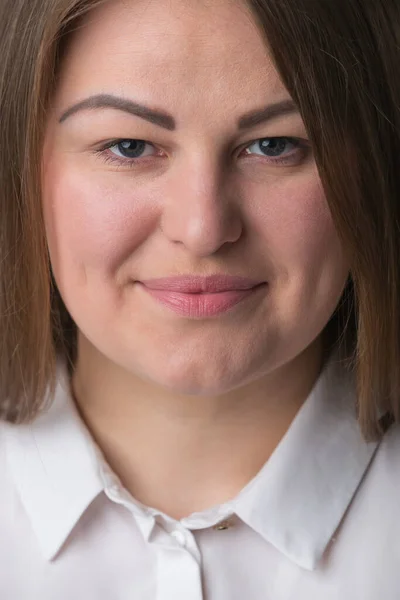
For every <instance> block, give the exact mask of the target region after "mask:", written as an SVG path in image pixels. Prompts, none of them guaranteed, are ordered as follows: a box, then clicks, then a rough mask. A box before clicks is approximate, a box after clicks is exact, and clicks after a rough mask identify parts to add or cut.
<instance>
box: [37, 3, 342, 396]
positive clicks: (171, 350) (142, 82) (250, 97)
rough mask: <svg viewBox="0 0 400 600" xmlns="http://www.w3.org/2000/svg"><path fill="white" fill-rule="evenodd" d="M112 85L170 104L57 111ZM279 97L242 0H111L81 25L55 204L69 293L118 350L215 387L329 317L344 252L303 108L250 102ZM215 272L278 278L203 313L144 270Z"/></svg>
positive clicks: (58, 133) (60, 130) (52, 184)
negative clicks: (186, 307) (182, 308)
mask: <svg viewBox="0 0 400 600" xmlns="http://www.w3.org/2000/svg"><path fill="white" fill-rule="evenodd" d="M293 51H295V48H293ZM99 94H106V95H112V96H115V97H118V98H123V99H124V100H126V101H128V102H130V103H135V104H136V105H137V104H140V105H144V106H146V107H148V108H151V109H154V110H157V111H158V112H163V113H168V114H169V115H170V116H169V117H163V118H161V117H159V118H157V119H153V120H150V118H149V119H147V118H144V117H145V115H144V112H143V111H142V117H141V116H140V115H135V114H132V112H129V111H128V110H122V107H121V106H120V109H118V108H116V107H114V108H112V107H103V108H101V107H97V108H93V107H92V108H91V109H88V108H86V109H84V108H82V107H81V110H77V111H75V112H73V111H71V112H70V114H69V115H68V114H67V115H65V117H64V118H63V119H61V117H62V116H63V115H64V113H65V112H66V111H67V110H68V109H69V108H71V107H73V106H74V105H76V104H78V103H80V102H81V101H83V100H86V99H87V98H89V97H91V96H97V95H99ZM284 100H290V97H289V94H288V92H287V91H286V89H285V88H284V86H283V85H282V83H281V81H280V79H279V77H278V75H277V73H276V71H275V70H274V67H273V65H272V62H271V60H270V58H269V56H268V53H267V50H266V47H265V44H264V42H263V39H262V37H261V34H260V33H259V31H258V30H257V28H256V26H255V24H254V23H253V21H252V19H251V16H250V14H249V13H248V11H247V8H246V5H245V4H244V3H243V4H241V3H240V2H237V1H233V0H213V1H212V3H207V2H204V1H200V0H193V1H192V2H188V1H187V0H185V1H182V0H168V1H164V0H134V1H133V0H132V1H120V0H115V1H113V2H109V3H106V4H105V5H103V6H102V7H98V8H97V9H95V10H94V11H93V12H92V13H91V14H90V15H89V17H87V18H86V20H85V22H84V26H82V27H80V28H79V29H78V30H77V31H76V32H75V33H74V37H72V38H71V41H70V45H69V47H68V50H67V53H66V56H65V59H64V62H63V64H62V68H61V73H60V78H59V85H58V89H57V92H56V95H55V98H54V102H53V105H52V111H51V112H50V114H49V121H48V127H47V133H46V141H45V148H44V160H43V208H44V215H45V223H46V232H47V237H48V245H49V251H50V257H51V262H52V268H53V272H54V276H55V279H56V282H57V285H58V287H59V290H60V293H61V295H62V297H63V300H64V302H65V304H66V306H67V308H68V310H69V312H70V314H71V316H72V318H73V319H74V321H75V322H76V324H77V326H78V329H79V330H80V335H83V336H84V337H85V338H86V339H87V340H89V342H90V343H91V345H92V346H94V347H95V348H96V349H97V350H98V351H99V352H101V353H102V354H103V355H105V357H107V358H108V359H109V360H110V361H112V363H115V364H117V365H118V366H119V367H123V368H124V369H126V370H127V371H129V372H130V373H132V374H133V375H138V376H140V377H142V378H145V379H147V380H150V381H152V382H154V383H156V384H158V385H161V386H164V387H167V388H170V389H173V390H175V391H176V392H182V393H191V394H218V393H223V392H226V391H228V390H232V389H234V388H238V387H239V386H241V385H243V384H244V383H247V382H250V381H254V380H255V379H257V378H259V377H261V376H263V375H267V374H268V373H270V372H272V371H273V370H274V369H276V368H277V367H279V366H280V365H283V364H284V363H287V362H289V361H290V360H291V359H293V358H294V357H295V356H297V355H298V354H300V353H301V352H302V351H303V350H304V349H305V348H307V347H308V346H309V345H310V344H311V342H313V341H314V340H315V339H316V338H317V337H318V335H319V334H320V333H321V331H322V329H323V328H324V327H325V325H326V323H327V322H328V320H329V318H330V316H331V315H332V313H333V311H334V309H335V307H336V305H337V303H338V301H339V299H340V296H341V294H342V291H343V288H344V285H345V282H346V279H347V276H348V265H347V263H346V260H345V257H344V254H343V252H342V249H341V245H340V243H339V239H338V237H337V234H336V232H335V229H334V227H333V223H332V220H331V216H330V212H329V209H328V206H327V203H326V200H325V197H324V193H323V189H322V186H321V182H320V179H319V176H318V172H317V169H316V166H315V163H314V160H313V156H312V153H311V150H310V148H309V144H308V140H307V133H306V129H305V127H304V124H303V122H302V119H301V118H300V116H299V114H298V113H297V112H295V111H292V112H287V113H286V114H280V115H279V114H276V115H275V116H271V115H270V118H269V119H267V118H266V114H265V115H264V117H265V118H264V120H262V119H253V120H251V119H247V120H244V119H242V117H243V116H244V115H248V114H249V113H252V112H253V111H260V109H264V108H265V107H268V106H270V105H273V104H275V103H279V102H281V101H284ZM131 108H132V107H131ZM60 119H61V122H59V120H60ZM241 121H243V122H242V123H241V126H240V127H239V126H238V124H239V123H240V122H241ZM271 138H279V139H275V140H273V139H271ZM286 138H295V141H293V140H292V139H286ZM124 140H125V141H124ZM138 140H139V141H138ZM296 140H297V141H298V142H297V141H296ZM143 142H145V143H143ZM105 146H111V147H110V148H108V149H104V150H102V149H103V148H104V147H105ZM213 274H228V275H240V276H245V277H250V278H253V279H255V280H257V281H260V282H265V285H264V286H262V287H260V288H259V289H258V290H257V291H256V292H254V293H252V294H250V295H249V296H248V297H246V299H244V300H242V301H241V302H239V303H238V304H236V305H235V306H234V307H233V308H232V309H230V310H228V311H226V312H222V313H220V314H214V315H213V316H209V315H207V314H203V315H202V316H200V315H198V314H197V315H196V316H190V315H185V314H178V313H176V312H175V311H174V310H173V309H172V308H171V307H168V306H165V305H163V304H161V303H160V302H159V301H158V300H156V299H155V298H154V297H153V296H151V295H150V294H149V293H148V292H147V291H146V290H145V289H144V288H143V286H142V285H141V284H140V283H138V282H140V281H144V280H149V279H152V278H163V277H169V276H175V275H200V276H206V275H213Z"/></svg>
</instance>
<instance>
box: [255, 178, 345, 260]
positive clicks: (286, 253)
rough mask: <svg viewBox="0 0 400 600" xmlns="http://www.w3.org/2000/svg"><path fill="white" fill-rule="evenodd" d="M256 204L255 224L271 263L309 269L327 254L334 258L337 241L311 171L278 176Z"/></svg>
mask: <svg viewBox="0 0 400 600" xmlns="http://www.w3.org/2000/svg"><path fill="white" fill-rule="evenodd" d="M258 194H259V192H258ZM257 206H258V209H257V212H256V215H255V216H256V219H255V221H256V222H257V224H256V225H255V227H256V228H257V229H258V231H259V236H260V238H261V239H262V240H263V243H264V244H266V245H267V247H268V255H269V256H270V257H271V263H272V265H276V266H277V267H278V268H284V269H285V268H290V266H292V267H293V266H295V265H298V266H299V268H300V267H302V268H307V269H308V270H312V269H313V266H314V267H317V265H319V264H321V262H324V261H325V260H326V259H328V258H329V255H331V256H332V255H335V256H336V257H337V258H338V255H337V253H338V252H339V253H340V252H341V245H340V242H339V239H338V236H337V233H336V230H335V227H334V224H333V221H332V217H331V214H330V210H329V207H328V204H327V202H326V198H325V194H324V190H323V188H322V184H321V182H320V179H319V177H318V175H317V174H316V173H315V172H312V173H311V174H308V175H305V176H304V177H302V178H300V179H299V178H298V177H297V178H293V180H292V181H290V179H289V178H287V179H286V180H285V179H284V178H281V179H280V181H279V182H277V183H276V184H274V185H271V186H270V187H269V188H268V193H267V195H266V196H265V198H264V199H263V201H262V202H261V203H260V202H258V203H257Z"/></svg>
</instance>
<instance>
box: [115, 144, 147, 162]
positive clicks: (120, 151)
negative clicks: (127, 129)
mask: <svg viewBox="0 0 400 600" xmlns="http://www.w3.org/2000/svg"><path fill="white" fill-rule="evenodd" d="M108 148H109V149H110V150H111V151H112V153H113V154H114V153H115V155H116V156H119V157H120V158H128V159H132V158H133V159H135V158H143V157H145V156H151V155H152V153H151V151H150V152H149V149H151V148H153V146H152V144H149V143H148V142H145V141H144V140H120V141H119V142H112V145H110V146H108Z"/></svg>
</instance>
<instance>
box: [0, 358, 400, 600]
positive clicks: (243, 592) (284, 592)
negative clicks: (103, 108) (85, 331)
mask: <svg viewBox="0 0 400 600" xmlns="http://www.w3.org/2000/svg"><path fill="white" fill-rule="evenodd" d="M66 377H67V376H66V370H65V369H64V367H62V366H61V365H59V378H58V388H57V393H56V398H55V402H54V404H53V405H52V407H51V408H50V409H49V411H48V412H47V413H45V414H43V415H41V416H40V417H38V418H37V419H36V420H35V422H34V423H33V424H31V425H19V426H14V425H9V424H5V423H2V424H0V490H1V493H0V598H1V599H2V600H71V599H76V600H244V599H246V598H247V599H249V600H381V599H382V600H399V598H400V426H399V425H397V424H395V425H392V426H391V428H389V430H388V431H387V433H386V434H385V436H384V438H383V440H382V441H381V442H380V443H379V444H376V443H369V444H366V443H365V442H364V441H363V440H362V437H361V434H360V432H359V428H358V425H357V422H356V418H355V409H354V405H355V391H354V390H355V384H354V381H353V379H352V378H350V376H348V375H346V376H345V374H344V372H343V371H342V368H341V367H340V365H339V363H337V362H335V361H334V360H332V359H331V360H330V362H329V363H328V364H327V366H326V367H325V370H324V371H323V372H322V374H321V375H320V377H319V379H318V380H317V382H316V384H315V385H314V388H313V390H312V392H311V393H310V395H309V397H308V398H307V400H306V402H305V403H304V404H303V406H302V407H301V409H300V411H299V412H298V414H297V415H296V417H295V419H294V421H293V422H292V424H291V426H290V428H289V430H288V431H287V433H286V434H285V436H284V438H283V439H282V440H281V442H280V444H279V445H278V447H277V448H276V450H275V451H274V453H273V455H272V456H271V457H270V459H269V460H268V461H267V462H266V463H265V465H264V466H263V468H262V469H261V470H260V471H259V473H258V474H257V476H256V477H254V479H252V480H251V481H250V482H249V483H248V484H247V485H246V486H245V487H244V488H243V490H242V491H241V492H240V493H239V494H238V495H237V496H236V497H235V498H233V499H232V500H230V501H229V502H227V503H225V504H223V505H218V506H214V507H212V508H210V509H209V510H206V511H203V512H200V513H194V514H191V515H190V516H188V517H186V518H184V519H181V520H180V521H178V520H175V519H172V518H170V517H169V516H168V515H166V514H163V513H161V512H160V511H158V510H155V509H153V508H149V507H145V506H143V505H142V504H140V503H139V502H137V501H136V500H135V499H134V498H133V497H132V496H131V495H130V494H129V493H128V492H127V490H125V489H124V488H123V486H122V485H121V483H120V481H119V480H118V478H117V477H116V475H115V474H114V473H113V472H112V471H111V469H110V468H109V467H108V466H107V464H106V462H105V461H104V458H103V457H102V455H101V453H100V451H99V449H98V447H97V446H96V444H95V443H94V441H93V439H92V438H91V435H90V434H89V432H88V430H87V428H86V426H85V425H84V423H83V421H82V420H81V418H80V417H79V415H78V412H77V410H76V407H75V405H74V403H73V400H72V399H71V397H70V395H69V393H68V384H67V379H66Z"/></svg>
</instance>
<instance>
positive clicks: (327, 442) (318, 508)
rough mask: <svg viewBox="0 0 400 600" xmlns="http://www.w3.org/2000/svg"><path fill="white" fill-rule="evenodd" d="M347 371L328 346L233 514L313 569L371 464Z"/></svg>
mask: <svg viewBox="0 0 400 600" xmlns="http://www.w3.org/2000/svg"><path fill="white" fill-rule="evenodd" d="M355 390H356V382H355V377H354V375H352V374H350V372H349V371H347V370H345V368H344V367H343V364H341V363H340V359H339V354H338V352H337V350H336V351H335V352H334V353H333V355H332V356H331V358H330V359H329V361H328V363H327V364H326V365H325V368H324V370H323V371H322V372H321V374H320V376H319V378H318V380H317V381H316V383H315V384H314V387H313V389H312V391H311V393H310V395H309V397H308V398H307V400H306V402H305V403H304V404H303V405H302V407H301V409H300V410H299V412H298V413H297V415H296V417H295V419H294V420H293V421H292V424H291V426H290V428H289V429H288V431H287V432H286V434H285V436H284V437H283V438H282V440H281V442H280V443H279V445H278V446H277V448H276V449H275V451H274V453H273V454H272V456H271V457H270V459H269V460H268V461H267V463H266V464H265V465H264V467H263V468H262V469H261V471H260V472H259V473H258V474H257V476H256V477H255V478H254V479H253V480H252V481H251V482H250V483H249V484H248V485H247V486H246V487H245V488H244V489H243V490H242V492H241V493H240V494H239V495H238V497H237V499H236V503H235V512H236V514H237V515H238V516H239V517H240V518H241V519H242V520H243V521H244V522H246V523H247V524H248V525H249V526H250V527H252V529H254V530H255V531H257V532H258V533H259V534H260V535H261V536H262V537H263V538H264V539H265V540H266V541H268V542H269V543H271V544H272V545H273V546H274V547H275V548H277V549H278V550H279V551H280V552H282V553H283V554H284V555H286V556H287V557H288V558H289V559H290V560H292V561H294V562H295V563H296V564H298V565H299V566H300V567H303V568H305V569H308V570H314V569H315V568H316V566H317V563H318V561H319V559H320V558H321V557H322V555H323V553H324V551H325V549H326V547H327V546H328V544H329V542H330V540H331V538H332V536H333V535H334V533H335V531H336V529H337V527H338V525H339V523H340V521H341V520H342V518H343V516H344V514H345V512H346V510H347V508H348V507H349V505H350V503H351V500H352V498H353V496H354V495H355V493H356V491H357V488H358V486H359V485H360V483H361V480H362V478H363V476H364V474H365V472H366V470H367V468H368V465H369V464H370V462H371V460H372V457H373V455H374V453H375V451H376V449H377V446H378V444H379V442H370V443H366V442H365V441H364V440H363V438H362V436H361V431H360V428H359V425H358V422H357V417H356V391H355Z"/></svg>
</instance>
